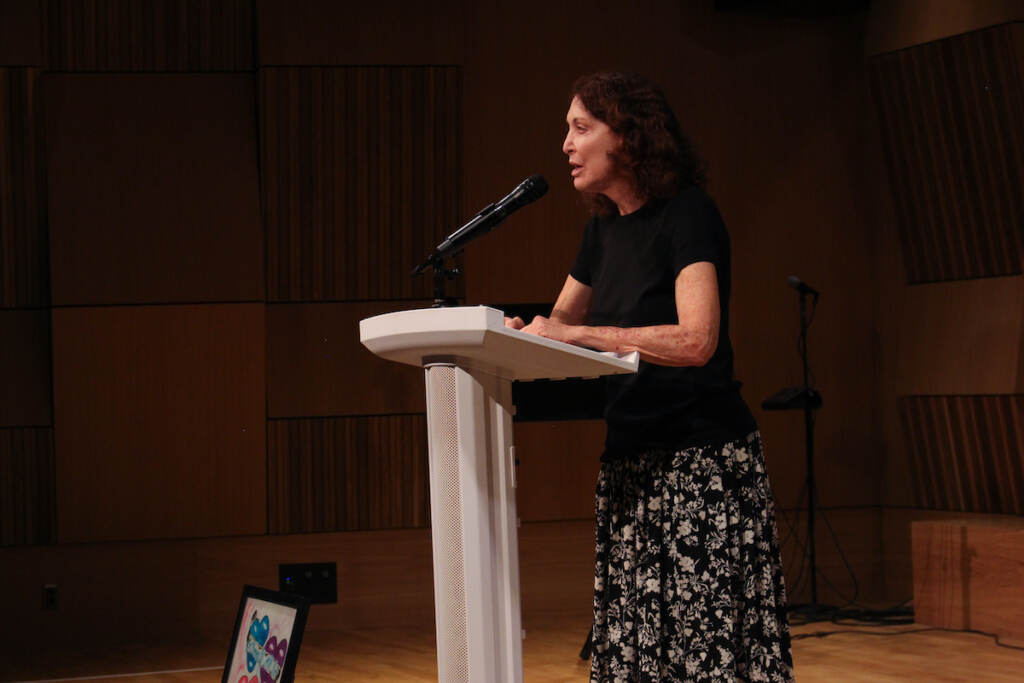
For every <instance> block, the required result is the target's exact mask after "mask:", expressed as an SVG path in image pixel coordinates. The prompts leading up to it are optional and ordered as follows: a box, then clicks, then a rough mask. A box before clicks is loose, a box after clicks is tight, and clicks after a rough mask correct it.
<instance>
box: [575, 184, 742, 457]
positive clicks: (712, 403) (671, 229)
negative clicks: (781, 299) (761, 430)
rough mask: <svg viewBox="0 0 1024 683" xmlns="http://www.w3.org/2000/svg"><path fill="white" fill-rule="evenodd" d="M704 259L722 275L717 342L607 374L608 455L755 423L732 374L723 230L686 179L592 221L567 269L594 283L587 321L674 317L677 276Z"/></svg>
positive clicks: (692, 441) (738, 434)
mask: <svg viewBox="0 0 1024 683" xmlns="http://www.w3.org/2000/svg"><path fill="white" fill-rule="evenodd" d="M701 261H708V262H710V263H712V264H714V266H715V270H716V272H717V276H718V293H719V302H720V306H721V322H720V326H719V334H718V347H717V349H716V350H715V353H714V355H713V356H712V358H711V360H710V361H709V362H708V363H707V364H706V365H704V366H702V367H668V366H663V365H655V364H653V363H648V362H646V361H640V368H639V371H638V372H637V374H635V375H612V376H609V377H608V378H606V387H607V397H606V405H605V419H606V421H607V423H608V438H607V443H606V452H605V457H606V458H613V457H620V456H624V455H628V454H630V453H635V452H642V451H646V450H653V449H669V450H675V449H681V448H686V447H690V446H694V445H700V444H705V443H706V444H717V443H723V442H726V441H731V440H734V439H740V438H742V437H744V436H746V435H747V434H749V433H750V432H752V431H754V430H755V429H756V428H757V425H756V423H755V421H754V418H753V416H752V415H751V413H750V410H749V409H748V408H747V406H746V404H745V403H744V402H743V399H742V398H741V397H740V392H739V387H740V384H739V382H737V381H735V380H734V378H733V353H732V345H731V344H730V342H729V294H730V282H731V261H730V253H729V234H728V233H727V232H726V229H725V225H724V223H723V222H722V218H721V216H720V214H719V212H718V209H717V207H716V206H715V204H714V202H713V201H712V200H711V198H710V197H709V196H708V195H707V194H706V193H705V192H704V191H703V190H702V189H700V188H699V187H696V186H688V187H686V188H684V189H683V190H682V191H681V192H680V193H679V194H678V195H677V196H675V197H673V198H672V199H669V200H656V201H651V202H648V203H647V204H646V205H644V206H643V207H642V208H640V209H639V210H637V211H635V212H634V213H631V214H628V215H626V216H611V217H608V218H602V217H595V218H593V219H591V221H590V222H589V223H588V224H587V227H586V229H585V231H584V235H583V243H582V245H581V246H580V250H579V253H578V254H577V256H576V261H575V263H574V264H573V267H572V270H571V271H570V274H571V275H572V277H573V278H575V279H576V280H577V281H579V282H581V283H582V284H584V285H587V286H589V287H591V288H592V289H593V297H592V299H591V304H590V312H589V314H588V318H587V323H588V324H590V325H611V326H616V327H643V326H648V325H669V324H672V325H674V324H676V323H677V322H678V313H677V309H676V302H675V281H676V276H678V274H679V272H680V271H681V270H683V268H686V267H687V266H689V265H691V264H694V263H698V262H701Z"/></svg>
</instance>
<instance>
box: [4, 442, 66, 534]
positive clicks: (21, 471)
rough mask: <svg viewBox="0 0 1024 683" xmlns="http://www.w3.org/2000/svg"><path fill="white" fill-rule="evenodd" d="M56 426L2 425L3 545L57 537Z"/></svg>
mask: <svg viewBox="0 0 1024 683" xmlns="http://www.w3.org/2000/svg"><path fill="white" fill-rule="evenodd" d="M55 491H56V476H55V469H54V457H53V429H51V428H49V427H43V428H35V427H25V428H16V429H0V546H11V545H36V544H46V543H53V542H54V541H55V540H56V527H57V525H56V504H55Z"/></svg>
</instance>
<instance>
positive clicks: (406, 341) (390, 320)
mask: <svg viewBox="0 0 1024 683" xmlns="http://www.w3.org/2000/svg"><path fill="white" fill-rule="evenodd" d="M359 340H360V341H361V342H362V343H363V346H365V347H366V348H368V349H369V350H370V351H372V352H373V353H375V354H376V355H378V356H380V357H381V358H386V359H387V360H392V361H395V362H398V363H405V364H407V365H415V366H417V367H421V366H423V365H424V364H425V363H426V362H443V361H451V362H454V363H455V364H456V365H459V366H461V367H465V368H469V369H475V370H481V371H483V372H487V373H489V374H492V375H497V376H499V377H503V378H505V379H519V380H532V379H545V378H548V379H565V378H567V377H597V376H599V375H617V374H628V373H631V372H636V370H637V366H638V364H639V355H638V354H637V353H636V352H635V351H634V352H632V353H629V354H625V355H619V354H613V353H600V352H597V351H591V350H589V349H584V348H582V347H579V346H573V345H571V344H564V343H562V342H558V341H554V340H553V339H545V338H544V337H538V336H537V335H534V334H528V333H526V332H521V331H519V330H513V329H512V328H510V327H505V315H504V314H503V313H502V312H501V311H499V310H497V309H495V308H489V307H487V306H458V307H452V308H423V309H418V310H412V311H399V312H397V313H386V314H384V315H378V316H374V317H372V318H366V319H365V320H361V321H359Z"/></svg>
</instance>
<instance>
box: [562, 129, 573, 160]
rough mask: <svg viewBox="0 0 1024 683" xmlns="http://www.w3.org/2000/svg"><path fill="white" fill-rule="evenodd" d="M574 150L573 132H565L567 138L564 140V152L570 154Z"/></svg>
mask: <svg viewBox="0 0 1024 683" xmlns="http://www.w3.org/2000/svg"><path fill="white" fill-rule="evenodd" d="M571 151H572V132H571V131H570V132H568V133H566V134H565V140H563V141H562V153H563V154H568V153H569V152H571Z"/></svg>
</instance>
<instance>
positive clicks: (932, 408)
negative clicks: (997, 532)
mask: <svg viewBox="0 0 1024 683" xmlns="http://www.w3.org/2000/svg"><path fill="white" fill-rule="evenodd" d="M900 417H901V418H902V424H903V431H904V439H905V442H906V445H907V450H908V452H909V456H910V464H911V473H912V477H913V480H914V486H915V504H916V505H917V506H918V507H923V508H930V509H938V510H956V511H962V512H988V513H1003V514H1016V515H1020V514H1024V396H1021V395H1012V396H908V397H905V398H902V399H900Z"/></svg>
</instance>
